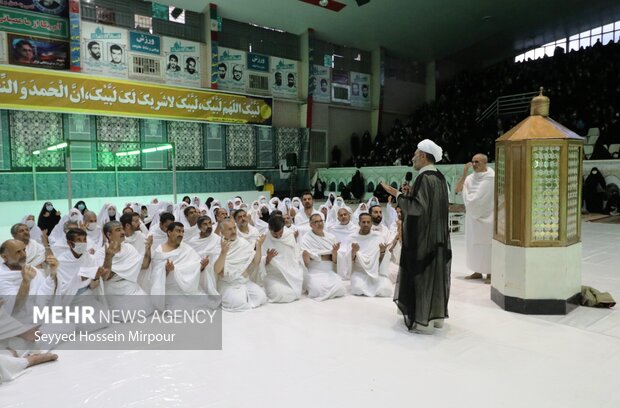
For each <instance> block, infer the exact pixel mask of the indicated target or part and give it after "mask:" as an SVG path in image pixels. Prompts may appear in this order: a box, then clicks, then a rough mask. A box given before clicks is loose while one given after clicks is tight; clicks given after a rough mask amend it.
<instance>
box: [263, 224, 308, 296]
mask: <svg viewBox="0 0 620 408" xmlns="http://www.w3.org/2000/svg"><path fill="white" fill-rule="evenodd" d="M261 267H264V271H265V276H264V278H263V286H264V287H265V291H266V292H267V297H268V298H269V301H270V302H274V303H289V302H293V301H295V300H298V299H299V298H300V297H301V291H302V286H303V283H304V272H305V269H306V267H305V265H304V264H303V260H302V256H301V249H300V248H299V245H297V241H296V240H295V235H294V233H293V232H291V231H290V230H288V229H287V228H285V227H284V219H283V218H282V217H281V216H272V217H271V218H270V219H269V233H268V234H267V236H266V238H265V242H264V243H263V261H262V263H261Z"/></svg>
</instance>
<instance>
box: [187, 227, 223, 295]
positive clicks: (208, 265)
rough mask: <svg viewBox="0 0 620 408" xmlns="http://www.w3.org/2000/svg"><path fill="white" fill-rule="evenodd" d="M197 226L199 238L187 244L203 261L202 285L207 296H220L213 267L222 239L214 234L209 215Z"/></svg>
mask: <svg viewBox="0 0 620 408" xmlns="http://www.w3.org/2000/svg"><path fill="white" fill-rule="evenodd" d="M196 225H197V226H198V230H199V231H200V233H199V235H198V236H197V237H194V238H193V239H191V240H189V241H188V242H187V244H188V245H190V246H191V247H192V248H194V251H196V253H197V254H198V256H199V257H200V259H201V260H200V263H201V267H202V279H201V283H200V285H201V287H202V290H204V291H205V292H207V294H209V295H219V293H218V292H217V278H216V276H215V271H214V270H213V265H214V264H215V260H216V259H217V258H218V257H219V256H220V250H221V248H222V242H221V241H222V238H221V237H220V236H219V235H217V234H214V233H213V224H212V222H211V217H209V216H208V215H205V216H202V217H199V218H198V221H197V222H196Z"/></svg>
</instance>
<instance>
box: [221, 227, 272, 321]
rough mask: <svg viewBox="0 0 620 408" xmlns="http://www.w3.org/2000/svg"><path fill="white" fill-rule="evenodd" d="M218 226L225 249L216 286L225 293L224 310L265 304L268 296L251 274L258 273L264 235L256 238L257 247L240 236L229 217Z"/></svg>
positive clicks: (250, 307) (241, 309) (242, 309)
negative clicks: (252, 278)
mask: <svg viewBox="0 0 620 408" xmlns="http://www.w3.org/2000/svg"><path fill="white" fill-rule="evenodd" d="M219 226H220V227H221V230H222V245H221V247H222V249H221V252H220V256H219V257H218V258H217V260H216V261H215V265H214V270H215V273H216V275H217V276H218V284H217V289H218V292H219V293H220V295H221V296H222V309H224V310H228V311H231V312H239V311H244V310H249V309H252V308H255V307H259V306H261V305H263V304H264V303H265V302H267V295H266V294H265V291H264V290H263V288H261V287H260V286H259V285H257V284H256V283H255V282H253V281H252V280H251V279H250V276H253V277H255V276H256V269H257V267H258V265H259V263H260V261H261V251H262V245H263V241H264V240H265V236H264V235H263V236H261V237H260V238H259V239H258V240H257V241H256V250H254V246H253V245H252V244H250V243H249V242H248V241H246V240H245V239H243V238H241V237H238V236H237V226H236V224H235V222H234V221H233V220H231V219H229V218H226V219H224V220H222V221H221V222H220V223H219Z"/></svg>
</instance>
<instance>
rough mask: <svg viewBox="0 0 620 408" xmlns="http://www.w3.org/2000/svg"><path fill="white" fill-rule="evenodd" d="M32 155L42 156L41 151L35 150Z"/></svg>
mask: <svg viewBox="0 0 620 408" xmlns="http://www.w3.org/2000/svg"><path fill="white" fill-rule="evenodd" d="M32 154H34V155H37V154H41V150H35V151H34V152H32Z"/></svg>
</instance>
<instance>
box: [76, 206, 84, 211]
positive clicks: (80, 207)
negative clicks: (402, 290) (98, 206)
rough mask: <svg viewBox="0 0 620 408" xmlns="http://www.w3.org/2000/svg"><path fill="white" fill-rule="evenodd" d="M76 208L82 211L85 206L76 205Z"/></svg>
mask: <svg viewBox="0 0 620 408" xmlns="http://www.w3.org/2000/svg"><path fill="white" fill-rule="evenodd" d="M77 208H78V210H80V211H84V208H86V206H85V205H84V204H78V206H77Z"/></svg>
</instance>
